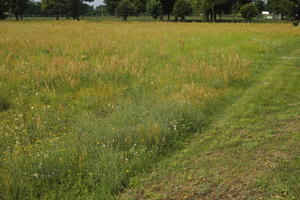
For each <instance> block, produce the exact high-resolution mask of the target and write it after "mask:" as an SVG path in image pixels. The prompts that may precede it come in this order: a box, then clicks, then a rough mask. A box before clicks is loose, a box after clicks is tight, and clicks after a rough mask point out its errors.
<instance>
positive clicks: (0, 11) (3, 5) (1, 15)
mask: <svg viewBox="0 0 300 200" xmlns="http://www.w3.org/2000/svg"><path fill="white" fill-rule="evenodd" d="M7 11H8V5H7V1H6V0H0V20H3V19H5V18H6V17H7V16H6V14H5V12H7Z"/></svg>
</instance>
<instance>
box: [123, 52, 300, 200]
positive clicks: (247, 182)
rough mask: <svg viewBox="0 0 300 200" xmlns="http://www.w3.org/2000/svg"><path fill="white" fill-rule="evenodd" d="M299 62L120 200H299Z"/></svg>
mask: <svg viewBox="0 0 300 200" xmlns="http://www.w3.org/2000/svg"><path fill="white" fill-rule="evenodd" d="M299 56H300V51H299V49H298V50H296V51H294V52H293V53H291V54H290V55H289V56H286V57H285V58H284V59H282V60H281V61H279V62H278V64H277V65H276V66H275V67H274V68H273V69H271V71H270V72H268V73H267V74H265V75H264V76H262V77H261V80H260V81H258V83H257V84H255V86H254V87H252V88H251V89H249V90H248V91H246V92H245V94H244V95H243V96H242V97H241V98H240V99H239V100H237V101H236V102H235V103H234V104H233V105H232V106H230V107H229V108H227V110H226V111H225V112H224V114H223V115H221V116H220V117H219V119H218V120H216V121H215V122H214V123H213V124H212V126H211V127H210V128H209V129H208V130H207V131H205V132H203V133H201V134H198V135H197V136H194V137H192V139H191V140H190V141H189V142H187V143H186V145H185V148H183V149H182V150H181V151H180V152H179V153H177V154H175V155H173V156H172V157H171V158H168V159H166V160H163V161H161V162H160V163H159V164H158V165H157V167H155V168H154V169H153V170H152V171H151V173H150V174H147V175H145V176H142V177H141V176H139V177H137V178H135V179H133V180H132V181H131V189H130V190H128V191H126V192H125V193H123V194H122V195H121V198H120V199H153V200H154V199H233V198H235V199H299V198H300V192H299V191H300V179H299V177H300V157H299V153H300V106H299V105H300V104H299V102H300V90H299V80H300V70H299V69H300V68H299V66H300V62H299ZM286 58H288V59H286Z"/></svg>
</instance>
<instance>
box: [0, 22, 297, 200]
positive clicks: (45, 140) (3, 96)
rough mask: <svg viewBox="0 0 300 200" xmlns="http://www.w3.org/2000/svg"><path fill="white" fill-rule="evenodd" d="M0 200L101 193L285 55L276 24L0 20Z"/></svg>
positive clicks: (285, 32) (285, 38)
mask: <svg viewBox="0 0 300 200" xmlns="http://www.w3.org/2000/svg"><path fill="white" fill-rule="evenodd" d="M0 30H1V31H0V89H1V93H0V199H22V200H23V199H105V200H106V199H112V198H114V195H115V194H117V193H118V192H119V191H120V190H121V189H122V187H124V186H125V185H126V184H127V183H128V181H129V180H130V177H132V176H134V175H137V174H138V173H140V172H143V171H144V170H145V169H147V168H149V167H150V166H151V165H153V163H154V162H156V161H157V160H158V159H160V157H161V156H162V155H164V154H165V152H166V151H167V150H168V149H170V148H172V147H173V146H174V144H176V143H178V142H180V141H182V140H184V139H185V138H186V137H188V136H189V135H191V134H194V133H197V132H201V130H202V129H203V128H205V127H207V126H208V125H209V123H210V121H211V120H212V119H213V118H215V117H216V116H217V115H218V113H220V112H221V111H222V109H223V108H224V107H225V106H226V105H227V104H229V103H230V102H232V101H233V100H234V99H235V98H236V97H237V96H238V95H239V94H240V93H242V91H243V90H244V89H245V88H247V87H249V86H250V85H251V84H253V82H255V79H256V77H257V76H258V75H259V74H261V73H262V72H263V71H266V70H267V69H268V67H269V66H271V65H272V63H274V62H276V60H278V59H280V56H281V55H283V54H284V53H285V51H288V50H289V48H288V47H289V45H288V44H290V43H292V42H293V41H295V40H297V38H298V37H299V34H300V31H299V29H296V28H292V27H290V26H289V25H286V24H280V25H271V24H264V25H262V24H261V25H253V24H180V23H178V24H177V23H118V22H104V23H89V22H23V23H14V22H4V23H0Z"/></svg>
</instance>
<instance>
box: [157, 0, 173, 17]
mask: <svg viewBox="0 0 300 200" xmlns="http://www.w3.org/2000/svg"><path fill="white" fill-rule="evenodd" d="M160 2H161V4H162V6H163V13H164V15H168V21H169V20H170V16H171V13H172V11H173V7H174V4H175V0H160Z"/></svg>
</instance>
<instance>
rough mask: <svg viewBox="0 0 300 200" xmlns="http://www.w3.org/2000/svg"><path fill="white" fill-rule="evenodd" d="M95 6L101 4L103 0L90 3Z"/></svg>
mask: <svg viewBox="0 0 300 200" xmlns="http://www.w3.org/2000/svg"><path fill="white" fill-rule="evenodd" d="M89 4H91V5H93V6H99V5H100V4H103V0H94V2H91V3H89Z"/></svg>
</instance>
